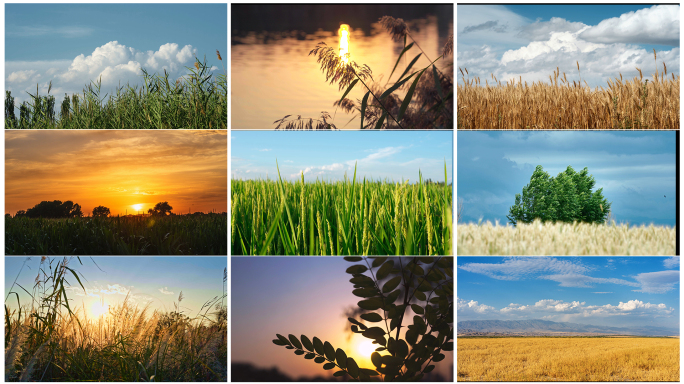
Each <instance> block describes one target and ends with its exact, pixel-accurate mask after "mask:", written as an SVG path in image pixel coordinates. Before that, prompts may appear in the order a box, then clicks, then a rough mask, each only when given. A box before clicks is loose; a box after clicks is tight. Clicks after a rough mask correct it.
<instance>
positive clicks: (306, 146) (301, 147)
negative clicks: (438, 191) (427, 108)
mask: <svg viewBox="0 0 684 384" xmlns="http://www.w3.org/2000/svg"><path fill="white" fill-rule="evenodd" d="M230 143H231V162H232V163H231V170H230V172H231V177H232V178H234V179H266V176H267V175H268V177H269V178H271V179H273V178H275V177H277V175H278V172H277V169H276V159H277V160H278V166H279V167H280V175H281V177H282V178H283V179H290V180H292V179H299V178H300V177H301V176H300V175H301V173H302V172H304V180H305V181H307V180H309V181H315V180H316V178H319V179H322V180H343V179H344V174H345V172H346V173H347V176H348V177H349V178H351V177H352V176H353V175H354V164H357V170H356V176H357V179H359V180H363V177H366V179H367V180H368V179H373V180H377V179H381V180H384V179H385V178H387V179H388V180H389V181H392V180H393V181H395V182H399V181H402V180H406V179H408V180H409V181H410V182H411V183H413V182H417V181H418V171H419V170H420V171H421V172H422V174H423V179H428V178H429V179H432V180H433V181H442V182H443V181H444V162H445V161H446V166H447V174H448V176H447V177H448V180H449V183H451V182H452V177H453V169H452V163H453V133H452V132H451V131H430V132H420V131H403V132H401V131H383V132H370V131H364V132H354V131H332V132H293V131H289V132H285V131H233V132H231V140H230Z"/></svg>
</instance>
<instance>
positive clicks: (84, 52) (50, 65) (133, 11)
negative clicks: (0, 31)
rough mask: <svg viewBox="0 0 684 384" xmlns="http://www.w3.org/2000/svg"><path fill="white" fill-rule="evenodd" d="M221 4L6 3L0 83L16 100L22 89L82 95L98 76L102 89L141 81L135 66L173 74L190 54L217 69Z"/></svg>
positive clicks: (223, 36)
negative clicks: (2, 72)
mask: <svg viewBox="0 0 684 384" xmlns="http://www.w3.org/2000/svg"><path fill="white" fill-rule="evenodd" d="M227 15H228V9H227V5H226V4H7V5H5V20H6V25H5V88H6V89H7V90H10V91H12V95H13V96H14V97H15V98H16V99H17V100H15V102H17V101H21V100H26V97H28V95H27V94H26V92H25V91H30V92H31V93H35V91H36V84H38V85H39V92H40V93H41V94H43V95H45V94H46V93H47V90H48V85H49V82H50V80H52V89H51V91H50V94H52V95H55V97H56V99H57V104H58V105H59V103H60V102H61V100H62V99H63V97H64V93H68V94H69V95H71V94H72V93H81V92H82V90H83V88H84V86H85V85H86V84H89V83H90V82H91V81H94V80H97V79H98V78H99V77H100V75H102V85H103V92H102V96H104V94H105V93H107V92H111V90H114V89H115V86H118V85H119V82H121V84H122V85H125V84H126V83H127V82H130V83H131V85H133V84H142V81H140V80H141V79H142V72H141V71H140V69H139V68H140V67H141V66H142V67H143V68H145V69H146V70H147V71H148V73H151V74H152V73H161V74H163V72H164V69H166V70H167V72H168V73H170V78H172V79H174V80H175V79H177V78H179V77H180V76H182V75H185V74H187V73H188V71H187V70H186V69H185V67H191V66H193V63H194V61H195V59H194V58H195V56H197V57H198V58H199V59H200V60H202V59H203V58H204V56H205V55H206V58H207V64H208V65H210V66H213V67H216V68H215V71H218V72H216V73H219V72H220V73H223V68H222V67H221V62H220V61H219V60H218V58H217V57H216V50H219V52H221V55H222V56H223V57H224V59H223V66H224V67H227V63H226V59H225V56H226V54H227V49H228V48H227V47H228V38H227V28H228V21H227V20H228V19H227V17H228V16H227Z"/></svg>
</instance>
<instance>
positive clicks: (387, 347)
mask: <svg viewBox="0 0 684 384" xmlns="http://www.w3.org/2000/svg"><path fill="white" fill-rule="evenodd" d="M344 259H345V260H347V261H350V262H358V261H363V263H360V264H356V265H353V266H351V267H349V268H347V271H346V272H347V273H349V274H351V275H352V278H351V280H349V281H350V282H351V283H352V284H353V285H354V288H355V289H354V290H353V291H352V293H353V294H354V295H355V296H358V297H361V298H363V300H361V301H359V302H358V304H357V305H358V306H359V308H361V309H363V310H365V311H368V312H367V313H363V314H361V315H360V318H361V320H362V321H366V322H369V323H381V322H382V323H384V327H378V326H372V327H369V326H367V325H365V324H364V323H363V322H362V321H359V320H357V319H355V318H352V317H350V318H349V322H350V323H352V325H351V331H352V332H354V333H359V334H361V335H363V336H364V337H366V338H369V339H371V340H373V344H377V345H378V348H377V349H376V350H375V352H373V354H372V355H371V361H372V363H373V365H374V366H375V369H365V368H360V367H359V366H358V365H357V364H356V361H354V359H353V358H351V357H347V354H346V352H344V351H343V350H342V349H339V348H338V349H337V350H336V349H335V348H334V347H333V346H332V345H331V344H330V343H329V342H327V341H326V342H325V343H324V342H322V341H321V340H320V339H319V338H317V337H314V338H313V340H311V339H309V338H308V337H307V336H305V335H301V338H300V339H298V338H297V337H296V336H294V335H292V334H290V335H288V337H285V336H283V335H280V334H276V336H277V337H278V338H277V339H274V340H273V343H274V344H275V345H279V346H284V347H285V348H287V349H291V350H294V353H295V354H296V355H304V358H305V359H312V360H313V361H314V362H316V363H318V364H323V363H325V364H324V365H323V369H325V370H330V369H334V368H338V369H339V370H338V371H337V372H335V373H334V374H333V375H334V376H336V377H339V376H344V375H349V376H351V378H352V379H354V380H359V381H370V380H371V377H374V376H381V380H384V381H405V380H411V381H417V380H421V379H422V378H423V377H424V376H425V374H427V373H429V372H431V371H432V370H433V369H434V368H435V365H434V364H433V363H436V362H439V361H442V360H443V359H444V357H445V356H444V354H443V353H442V351H453V341H452V338H453V333H454V332H453V319H454V307H453V297H454V291H453V258H452V257H415V258H412V259H410V261H409V260H408V259H407V258H396V260H393V259H388V258H387V257H355V256H350V257H345V258H344ZM374 269H375V270H374ZM366 272H368V274H365V273H366ZM380 281H383V283H382V284H381V283H380ZM400 297H401V298H402V300H401V301H400V304H398V305H397V304H395V302H396V301H397V299H399V298H400ZM377 310H379V312H375V311H377ZM408 310H411V311H412V312H413V313H414V316H413V318H412V324H409V325H408V326H406V325H403V324H404V320H405V319H406V318H408V316H410V315H409V313H408V312H407V311H408ZM402 330H405V332H404V334H403V335H402V334H401V331H402ZM402 336H403V339H402ZM300 340H301V341H300ZM379 352H384V353H385V354H384V355H381V354H380V353H379Z"/></svg>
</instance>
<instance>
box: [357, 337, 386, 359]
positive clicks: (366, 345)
mask: <svg viewBox="0 0 684 384" xmlns="http://www.w3.org/2000/svg"><path fill="white" fill-rule="evenodd" d="M380 346H381V345H378V344H373V341H372V340H370V339H366V340H364V341H362V342H361V343H359V345H358V346H357V347H356V348H357V350H358V352H359V354H361V356H363V357H366V358H370V356H371V355H372V354H373V352H375V349H376V348H378V347H380Z"/></svg>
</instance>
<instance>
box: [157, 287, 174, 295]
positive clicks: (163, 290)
mask: <svg viewBox="0 0 684 384" xmlns="http://www.w3.org/2000/svg"><path fill="white" fill-rule="evenodd" d="M159 292H161V293H163V294H165V295H173V292H171V291H168V287H164V288H159Z"/></svg>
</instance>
